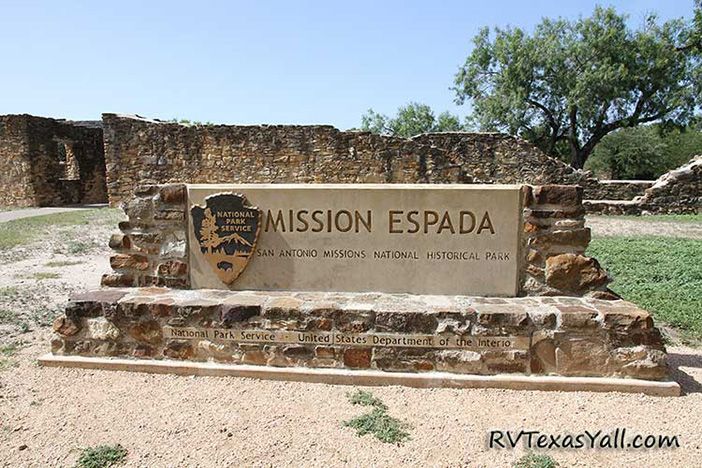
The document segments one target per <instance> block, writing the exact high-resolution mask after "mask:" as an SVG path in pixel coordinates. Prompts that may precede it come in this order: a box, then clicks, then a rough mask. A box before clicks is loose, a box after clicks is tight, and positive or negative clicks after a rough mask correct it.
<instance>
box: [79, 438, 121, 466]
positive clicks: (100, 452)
mask: <svg viewBox="0 0 702 468" xmlns="http://www.w3.org/2000/svg"><path fill="white" fill-rule="evenodd" d="M126 458H127V450H126V449H125V448H124V447H122V446H121V445H119V444H117V445H100V446H97V447H88V448H85V449H83V451H82V452H81V454H80V457H79V458H78V462H77V463H76V468H107V467H110V466H115V465H117V464H119V463H122V462H124V460H125V459H126Z"/></svg>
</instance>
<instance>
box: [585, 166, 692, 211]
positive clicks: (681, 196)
mask: <svg viewBox="0 0 702 468" xmlns="http://www.w3.org/2000/svg"><path fill="white" fill-rule="evenodd" d="M584 205H585V208H586V210H587V212H588V213H596V214H611V215H624V214H626V215H641V214H686V213H688V214H689V213H702V156H696V157H694V158H692V160H690V162H688V163H687V164H685V165H683V166H681V167H679V168H677V169H674V170H672V171H670V172H668V173H666V174H663V175H662V176H661V177H659V178H658V180H656V181H655V182H654V183H653V184H652V185H651V187H649V188H648V189H646V191H645V192H644V194H643V196H640V197H636V198H634V199H633V200H626V201H603V200H598V201H592V200H589V201H586V202H585V203H584Z"/></svg>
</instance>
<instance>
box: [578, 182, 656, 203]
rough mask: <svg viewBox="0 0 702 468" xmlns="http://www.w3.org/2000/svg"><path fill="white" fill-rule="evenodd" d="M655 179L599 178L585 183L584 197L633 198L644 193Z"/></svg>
mask: <svg viewBox="0 0 702 468" xmlns="http://www.w3.org/2000/svg"><path fill="white" fill-rule="evenodd" d="M654 182H655V181H653V180H599V181H598V182H597V183H596V184H592V183H590V184H587V185H585V193H584V195H583V197H584V198H585V199H587V200H633V199H634V198H636V197H640V196H642V195H643V194H644V192H645V191H646V189H648V188H650V187H651V186H652V185H653V184H654Z"/></svg>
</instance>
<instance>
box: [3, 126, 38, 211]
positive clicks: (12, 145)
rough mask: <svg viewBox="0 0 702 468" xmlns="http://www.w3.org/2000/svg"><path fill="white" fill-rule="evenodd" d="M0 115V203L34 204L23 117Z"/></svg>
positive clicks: (14, 204) (12, 204) (5, 204)
mask: <svg viewBox="0 0 702 468" xmlns="http://www.w3.org/2000/svg"><path fill="white" fill-rule="evenodd" d="M16 117H17V116H7V115H5V116H0V187H1V188H2V189H1V190H0V206H32V205H34V204H35V193H34V185H33V184H32V167H31V163H30V160H29V142H28V141H27V120H26V119H21V118H16Z"/></svg>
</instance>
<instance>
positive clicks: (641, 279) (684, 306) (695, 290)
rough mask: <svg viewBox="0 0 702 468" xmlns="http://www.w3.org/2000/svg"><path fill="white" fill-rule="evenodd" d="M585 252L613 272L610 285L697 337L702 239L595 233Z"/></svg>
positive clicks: (701, 326)
mask: <svg viewBox="0 0 702 468" xmlns="http://www.w3.org/2000/svg"><path fill="white" fill-rule="evenodd" d="M588 255H590V256H593V257H595V258H597V259H598V260H599V261H600V263H601V264H602V266H604V267H605V268H606V269H607V270H608V271H609V273H610V274H611V275H612V276H613V277H614V282H613V283H612V284H611V285H610V287H611V288H612V290H614V291H616V292H617V293H618V294H620V295H621V296H622V297H623V298H624V299H626V300H629V301H631V302H634V303H636V304H638V305H639V306H641V307H643V308H644V309H646V310H649V311H650V312H651V313H653V314H654V317H655V318H656V319H658V320H659V321H662V322H665V323H667V324H669V325H672V326H674V327H676V328H678V329H679V330H681V331H683V332H684V334H685V336H684V337H683V338H684V339H693V340H694V341H699V340H700V339H702V240H697V239H675V238H670V237H654V236H640V237H623V236H622V237H619V236H616V237H600V238H595V239H593V240H592V243H591V244H590V248H589V249H588Z"/></svg>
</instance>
